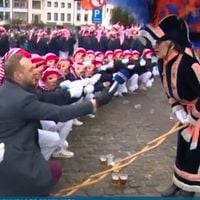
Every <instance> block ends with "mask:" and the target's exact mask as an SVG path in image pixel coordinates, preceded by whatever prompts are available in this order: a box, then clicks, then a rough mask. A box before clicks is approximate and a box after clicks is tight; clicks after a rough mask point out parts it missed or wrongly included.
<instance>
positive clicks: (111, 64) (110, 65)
mask: <svg viewBox="0 0 200 200" xmlns="http://www.w3.org/2000/svg"><path fill="white" fill-rule="evenodd" d="M107 66H108V69H111V68H113V67H114V61H113V60H111V61H110V62H109V63H108V64H107Z"/></svg>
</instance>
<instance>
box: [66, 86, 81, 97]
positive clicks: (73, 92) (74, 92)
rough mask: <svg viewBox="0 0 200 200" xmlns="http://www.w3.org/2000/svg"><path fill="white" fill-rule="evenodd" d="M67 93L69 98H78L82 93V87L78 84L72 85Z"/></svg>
mask: <svg viewBox="0 0 200 200" xmlns="http://www.w3.org/2000/svg"><path fill="white" fill-rule="evenodd" d="M68 91H69V93H70V96H71V98H79V97H81V95H82V93H83V87H82V86H80V85H76V86H75V85H74V87H71V88H69V90H68Z"/></svg>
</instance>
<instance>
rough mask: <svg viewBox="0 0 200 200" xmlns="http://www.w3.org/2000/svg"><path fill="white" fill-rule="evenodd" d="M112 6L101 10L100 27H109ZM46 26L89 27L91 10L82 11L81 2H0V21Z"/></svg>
mask: <svg viewBox="0 0 200 200" xmlns="http://www.w3.org/2000/svg"><path fill="white" fill-rule="evenodd" d="M113 8H114V6H113V5H112V4H106V5H105V6H104V7H103V8H102V9H103V14H102V15H103V16H102V25H104V26H109V24H110V18H111V14H112V9H113ZM13 19H14V20H21V21H23V22H24V23H29V24H31V23H34V24H38V23H40V22H43V23H45V24H47V25H50V26H51V25H69V24H70V25H74V26H81V25H91V24H92V10H83V9H82V6H81V0H0V20H1V21H3V20H13Z"/></svg>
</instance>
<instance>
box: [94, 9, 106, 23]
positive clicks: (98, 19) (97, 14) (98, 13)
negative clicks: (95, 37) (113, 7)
mask: <svg viewBox="0 0 200 200" xmlns="http://www.w3.org/2000/svg"><path fill="white" fill-rule="evenodd" d="M102 13H103V11H102V8H97V9H93V10H92V23H94V24H101V23H102Z"/></svg>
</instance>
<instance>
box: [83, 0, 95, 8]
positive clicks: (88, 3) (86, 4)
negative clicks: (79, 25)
mask: <svg viewBox="0 0 200 200" xmlns="http://www.w3.org/2000/svg"><path fill="white" fill-rule="evenodd" d="M81 4H82V8H83V9H84V10H92V9H93V6H92V4H91V1H90V0H81Z"/></svg>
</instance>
